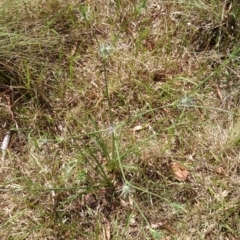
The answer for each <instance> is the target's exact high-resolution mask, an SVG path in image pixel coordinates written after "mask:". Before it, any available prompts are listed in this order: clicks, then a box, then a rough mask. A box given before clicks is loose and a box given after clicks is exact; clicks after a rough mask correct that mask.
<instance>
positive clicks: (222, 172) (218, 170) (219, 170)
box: [216, 167, 224, 174]
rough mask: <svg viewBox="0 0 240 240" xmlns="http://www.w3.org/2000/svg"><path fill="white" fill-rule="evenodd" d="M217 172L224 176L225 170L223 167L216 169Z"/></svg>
mask: <svg viewBox="0 0 240 240" xmlns="http://www.w3.org/2000/svg"><path fill="white" fill-rule="evenodd" d="M216 172H217V173H218V174H224V168H223V167H217V168H216Z"/></svg>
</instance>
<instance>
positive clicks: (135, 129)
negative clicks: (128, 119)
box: [133, 125, 143, 132]
mask: <svg viewBox="0 0 240 240" xmlns="http://www.w3.org/2000/svg"><path fill="white" fill-rule="evenodd" d="M142 129H143V127H142V126H141V125H137V126H135V127H134V128H133V131H134V132H136V131H140V130H142Z"/></svg>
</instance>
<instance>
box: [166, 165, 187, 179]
mask: <svg viewBox="0 0 240 240" xmlns="http://www.w3.org/2000/svg"><path fill="white" fill-rule="evenodd" d="M170 166H171V168H172V170H173V173H174V176H175V178H176V179H178V180H180V181H185V180H186V179H187V177H188V175H189V172H188V171H187V170H186V169H185V168H184V167H183V166H181V165H180V164H179V163H177V162H172V163H171V165H170Z"/></svg>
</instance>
